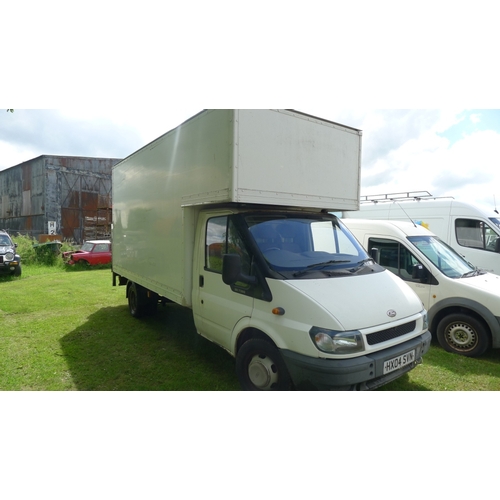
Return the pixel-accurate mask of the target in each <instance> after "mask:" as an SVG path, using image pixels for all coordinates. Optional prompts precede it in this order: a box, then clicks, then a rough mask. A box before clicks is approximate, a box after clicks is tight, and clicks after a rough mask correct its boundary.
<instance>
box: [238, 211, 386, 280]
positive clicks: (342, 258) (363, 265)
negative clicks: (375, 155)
mask: <svg viewBox="0 0 500 500" xmlns="http://www.w3.org/2000/svg"><path fill="white" fill-rule="evenodd" d="M246 222H247V225H248V227H249V229H250V233H251V234H252V236H253V238H254V240H255V242H256V243H257V245H258V247H259V249H260V251H261V252H262V255H263V256H264V258H265V260H266V262H267V263H268V265H269V267H270V268H271V269H273V270H274V271H276V272H278V273H280V274H281V275H282V276H284V277H287V278H300V277H307V278H311V277H314V278H317V277H329V276H349V275H353V274H360V273H363V272H373V270H374V269H373V267H375V270H380V269H382V268H380V269H378V266H377V265H376V264H375V262H374V261H373V260H372V259H370V258H369V257H368V255H367V253H366V252H365V251H364V250H363V248H362V247H361V245H360V244H359V243H358V242H357V240H356V239H355V238H354V237H353V236H352V234H351V233H350V232H349V231H348V230H347V229H346V228H345V226H343V225H342V224H341V223H340V222H339V221H338V219H337V218H336V217H331V216H324V217H323V216H320V215H318V216H310V217H307V216H302V215H301V216H299V215H297V216H295V217H293V216H290V215H283V216H272V217H271V216H255V215H252V216H247V217H246ZM311 275H315V276H311Z"/></svg>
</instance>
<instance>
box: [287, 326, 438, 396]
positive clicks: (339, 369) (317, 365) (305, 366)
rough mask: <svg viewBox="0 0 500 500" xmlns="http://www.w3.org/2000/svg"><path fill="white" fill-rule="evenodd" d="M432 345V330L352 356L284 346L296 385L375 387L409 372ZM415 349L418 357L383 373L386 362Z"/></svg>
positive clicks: (308, 387)
mask: <svg viewBox="0 0 500 500" xmlns="http://www.w3.org/2000/svg"><path fill="white" fill-rule="evenodd" d="M430 345H431V333H430V332H429V331H427V332H425V333H423V334H422V335H419V336H418V337H415V338H413V339H411V340H408V341H406V342H404V343H403V344H399V345H396V346H393V347H390V348H388V349H383V350H381V351H377V352H374V353H371V354H369V355H365V356H359V357H357V358H349V359H324V358H311V357H309V356H304V355H302V354H297V353H296V352H292V351H289V350H286V349H283V350H281V354H282V356H283V360H284V361H285V363H286V366H287V368H288V371H289V373H290V376H291V377H292V380H293V383H294V385H295V387H296V388H297V389H302V388H303V389H310V388H316V389H319V390H372V389H376V388H377V387H380V386H382V385H385V384H387V383H389V382H391V381H392V380H395V379H397V378H399V377H400V376H401V375H403V374H404V373H407V372H409V371H410V370H412V369H413V368H415V366H416V365H417V364H419V363H421V362H422V356H423V355H424V354H425V353H426V352H427V351H428V350H429V347H430ZM413 349H415V361H413V362H412V363H410V364H408V365H406V366H404V367H403V368H400V369H398V370H395V371H393V372H390V373H388V374H386V375H384V373H383V372H384V362H385V361H388V360H390V359H393V358H395V357H397V356H400V355H402V354H405V353H407V352H409V351H411V350H413Z"/></svg>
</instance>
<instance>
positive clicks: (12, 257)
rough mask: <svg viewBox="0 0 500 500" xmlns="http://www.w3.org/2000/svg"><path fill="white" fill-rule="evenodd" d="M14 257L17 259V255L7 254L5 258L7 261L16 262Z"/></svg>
mask: <svg viewBox="0 0 500 500" xmlns="http://www.w3.org/2000/svg"><path fill="white" fill-rule="evenodd" d="M14 257H15V254H14V252H7V253H6V254H5V255H4V256H3V258H4V260H5V261H11V260H14Z"/></svg>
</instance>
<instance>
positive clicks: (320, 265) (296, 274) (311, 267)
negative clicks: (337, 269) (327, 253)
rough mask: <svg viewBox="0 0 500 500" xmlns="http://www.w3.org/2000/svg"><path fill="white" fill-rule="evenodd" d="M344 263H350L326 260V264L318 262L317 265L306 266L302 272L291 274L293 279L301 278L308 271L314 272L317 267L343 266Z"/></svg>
mask: <svg viewBox="0 0 500 500" xmlns="http://www.w3.org/2000/svg"><path fill="white" fill-rule="evenodd" d="M346 262H351V261H350V260H327V261H326V262H318V263H317V264H310V265H309V266H307V267H306V268H305V269H302V271H297V272H296V273H293V276H294V277H298V276H302V275H303V274H306V273H308V272H309V271H314V269H316V268H317V267H325V266H328V265H329V264H345V263H346Z"/></svg>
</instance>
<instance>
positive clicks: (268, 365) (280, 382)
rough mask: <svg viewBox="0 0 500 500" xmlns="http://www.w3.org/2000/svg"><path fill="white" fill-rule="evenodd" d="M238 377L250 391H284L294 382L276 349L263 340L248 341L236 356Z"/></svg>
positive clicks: (244, 387) (243, 386)
mask: <svg viewBox="0 0 500 500" xmlns="http://www.w3.org/2000/svg"><path fill="white" fill-rule="evenodd" d="M236 375H237V376H238V380H239V381H240V384H241V387H242V389H244V390H248V391H284V390H289V389H291V388H292V380H291V378H290V374H289V373H288V370H287V368H286V365H285V363H284V361H283V359H282V357H281V355H280V353H279V351H278V349H276V347H274V346H273V345H272V344H271V343H270V342H267V341H266V340H261V339H251V340H247V341H246V342H245V343H244V344H243V345H242V346H241V348H240V350H239V351H238V354H237V356H236Z"/></svg>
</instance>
